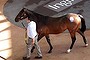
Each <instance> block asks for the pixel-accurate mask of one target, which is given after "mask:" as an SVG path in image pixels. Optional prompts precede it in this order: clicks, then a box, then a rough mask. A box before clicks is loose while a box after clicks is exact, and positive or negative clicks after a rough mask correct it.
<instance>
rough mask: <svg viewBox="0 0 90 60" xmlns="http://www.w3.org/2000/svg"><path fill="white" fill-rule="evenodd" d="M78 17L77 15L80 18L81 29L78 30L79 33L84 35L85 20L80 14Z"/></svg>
mask: <svg viewBox="0 0 90 60" xmlns="http://www.w3.org/2000/svg"><path fill="white" fill-rule="evenodd" d="M78 15H79V17H80V18H81V29H80V31H81V32H83V33H84V32H85V30H86V24H85V19H84V18H83V16H82V15H80V14H78Z"/></svg>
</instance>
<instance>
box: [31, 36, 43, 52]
mask: <svg viewBox="0 0 90 60" xmlns="http://www.w3.org/2000/svg"><path fill="white" fill-rule="evenodd" d="M42 37H44V35H38V39H37V41H39V40H40V39H41V38H42ZM34 49H35V46H33V47H32V49H31V53H33V51H34Z"/></svg>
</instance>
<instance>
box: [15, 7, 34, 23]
mask: <svg viewBox="0 0 90 60" xmlns="http://www.w3.org/2000/svg"><path fill="white" fill-rule="evenodd" d="M27 17H28V19H30V20H34V18H35V16H34V14H33V13H32V11H30V10H28V9H26V8H23V9H22V10H21V11H20V12H19V13H18V15H17V16H16V18H15V22H19V21H20V20H23V19H25V18H27Z"/></svg>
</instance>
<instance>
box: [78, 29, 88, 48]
mask: <svg viewBox="0 0 90 60" xmlns="http://www.w3.org/2000/svg"><path fill="white" fill-rule="evenodd" d="M77 32H78V33H79V34H80V35H81V36H82V37H83V41H84V43H85V46H86V47H87V46H88V43H87V40H86V38H85V35H84V33H83V32H81V31H80V30H78V31H77Z"/></svg>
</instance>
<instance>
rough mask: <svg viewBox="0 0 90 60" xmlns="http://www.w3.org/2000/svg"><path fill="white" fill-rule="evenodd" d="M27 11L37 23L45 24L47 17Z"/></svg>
mask: <svg viewBox="0 0 90 60" xmlns="http://www.w3.org/2000/svg"><path fill="white" fill-rule="evenodd" d="M27 10H28V13H29V14H31V13H30V12H32V14H33V15H34V16H35V17H36V18H37V21H38V22H43V23H44V24H45V22H46V21H47V20H48V18H49V16H44V15H41V14H38V13H36V12H34V11H31V10H29V9H27Z"/></svg>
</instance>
